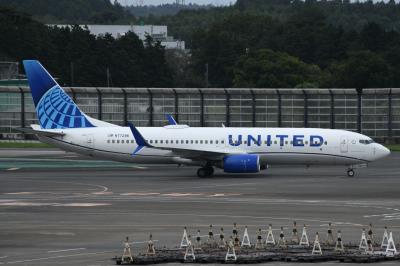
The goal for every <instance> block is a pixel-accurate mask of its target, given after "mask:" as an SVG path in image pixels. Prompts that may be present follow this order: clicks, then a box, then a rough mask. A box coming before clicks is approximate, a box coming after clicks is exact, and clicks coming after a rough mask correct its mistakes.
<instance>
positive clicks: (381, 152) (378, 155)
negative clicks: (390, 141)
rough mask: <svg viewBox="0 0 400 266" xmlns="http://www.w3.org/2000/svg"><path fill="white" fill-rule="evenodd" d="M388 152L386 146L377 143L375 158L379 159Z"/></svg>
mask: <svg viewBox="0 0 400 266" xmlns="http://www.w3.org/2000/svg"><path fill="white" fill-rule="evenodd" d="M389 154H390V150H389V149H388V148H386V147H385V146H383V145H381V144H378V147H377V148H376V154H375V156H376V159H381V158H384V157H386V156H388V155H389Z"/></svg>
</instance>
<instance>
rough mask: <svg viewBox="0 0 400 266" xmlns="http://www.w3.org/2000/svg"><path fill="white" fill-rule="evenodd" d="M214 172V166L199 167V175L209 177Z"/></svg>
mask: <svg viewBox="0 0 400 266" xmlns="http://www.w3.org/2000/svg"><path fill="white" fill-rule="evenodd" d="M213 174H214V168H212V167H211V166H207V167H202V168H199V170H197V176H198V177H208V176H212V175H213Z"/></svg>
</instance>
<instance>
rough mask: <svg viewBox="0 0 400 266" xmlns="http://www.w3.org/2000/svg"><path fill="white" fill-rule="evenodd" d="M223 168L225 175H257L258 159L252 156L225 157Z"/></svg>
mask: <svg viewBox="0 0 400 266" xmlns="http://www.w3.org/2000/svg"><path fill="white" fill-rule="evenodd" d="M223 166H224V167H223V168H224V172H226V173H258V172H260V157H259V156H258V155H254V154H235V155H227V156H225V157H224V165H223Z"/></svg>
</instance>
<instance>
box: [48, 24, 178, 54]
mask: <svg viewBox="0 0 400 266" xmlns="http://www.w3.org/2000/svg"><path fill="white" fill-rule="evenodd" d="M48 26H57V27H71V25H65V24H59V25H55V24H50V25H48ZM79 26H80V27H82V28H87V29H88V30H89V32H90V33H91V34H93V35H96V36H101V35H105V34H107V33H108V34H111V35H112V36H113V37H114V38H116V39H118V38H120V37H122V36H124V35H125V34H126V33H128V32H129V31H131V32H134V33H135V34H136V35H137V36H138V37H139V39H140V40H142V41H144V40H145V39H146V36H147V35H149V36H151V37H152V38H153V40H156V41H160V42H161V45H163V46H165V49H178V50H185V42H184V41H181V40H176V39H174V37H172V36H168V26H165V25H133V24H132V25H79Z"/></svg>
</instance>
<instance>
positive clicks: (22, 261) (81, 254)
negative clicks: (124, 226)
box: [6, 250, 116, 264]
mask: <svg viewBox="0 0 400 266" xmlns="http://www.w3.org/2000/svg"><path fill="white" fill-rule="evenodd" d="M114 252H116V250H111V251H101V252H91V253H79V254H71V255H60V256H52V257H44V258H36V259H29V260H15V261H8V262H6V263H7V264H16V263H24V262H32V261H41V260H51V259H61V258H69V257H78V256H89V255H97V254H105V253H114Z"/></svg>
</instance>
